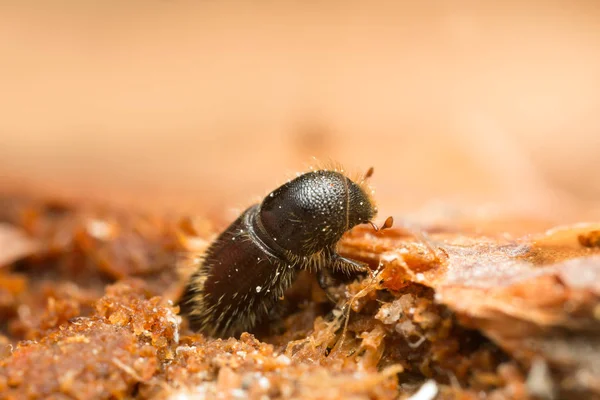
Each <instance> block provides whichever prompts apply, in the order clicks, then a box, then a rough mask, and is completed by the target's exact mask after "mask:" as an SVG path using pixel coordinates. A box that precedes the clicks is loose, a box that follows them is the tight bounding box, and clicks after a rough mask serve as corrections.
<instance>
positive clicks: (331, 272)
mask: <svg viewBox="0 0 600 400" xmlns="http://www.w3.org/2000/svg"><path fill="white" fill-rule="evenodd" d="M370 271H371V270H370V269H369V267H368V266H367V265H366V264H363V263H360V262H357V261H354V260H350V259H348V258H345V257H342V256H339V255H335V256H334V257H333V262H332V263H331V265H329V266H326V267H323V268H320V269H319V271H318V272H317V281H318V282H319V286H320V287H321V289H323V290H324V291H325V293H326V294H327V297H328V298H329V300H331V301H332V302H334V303H335V302H337V300H338V299H339V296H340V293H339V291H336V290H335V289H336V288H337V287H339V286H340V285H341V284H343V283H348V282H349V281H351V280H354V279H356V277H357V276H358V275H365V274H368V273H369V272H370Z"/></svg>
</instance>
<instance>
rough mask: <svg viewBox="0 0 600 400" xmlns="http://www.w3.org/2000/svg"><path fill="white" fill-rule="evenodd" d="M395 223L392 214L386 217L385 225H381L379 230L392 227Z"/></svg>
mask: <svg viewBox="0 0 600 400" xmlns="http://www.w3.org/2000/svg"><path fill="white" fill-rule="evenodd" d="M393 225H394V217H392V216H391V215H390V216H389V217H387V218H386V219H385V222H384V223H383V225H381V227H380V228H379V230H381V231H382V230H384V229H390V228H391V227H392V226H393Z"/></svg>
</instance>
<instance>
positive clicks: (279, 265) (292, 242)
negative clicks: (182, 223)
mask: <svg viewBox="0 0 600 400" xmlns="http://www.w3.org/2000/svg"><path fill="white" fill-rule="evenodd" d="M361 183H362V182H359V184H357V183H355V182H353V181H352V180H350V179H349V178H347V177H346V176H345V175H344V174H342V173H340V172H337V171H327V170H321V171H314V172H309V173H306V174H304V175H301V176H299V177H298V178H296V179H294V180H292V181H290V182H288V183H286V184H285V185H283V186H281V187H279V188H277V189H276V190H275V191H273V192H272V193H271V194H269V195H268V196H267V197H266V198H265V199H264V200H263V202H262V203H261V204H260V205H254V206H252V207H250V208H248V209H247V210H246V211H245V212H244V213H243V214H242V215H241V216H240V217H239V218H238V219H237V220H236V221H235V222H233V224H231V225H230V226H229V227H228V228H227V229H226V230H225V231H224V232H223V233H222V234H221V235H220V236H219V237H218V238H217V239H216V240H215V242H214V243H213V244H212V245H211V246H210V247H209V249H208V250H207V252H206V254H205V256H204V258H203V260H202V262H201V265H200V266H199V268H198V270H197V271H196V273H195V274H194V275H193V276H192V278H191V280H190V282H189V284H188V286H187V288H186V291H185V293H184V295H183V297H182V299H181V301H180V306H181V308H182V311H183V313H184V314H187V315H188V317H189V319H190V323H191V326H192V328H194V329H196V330H199V331H201V332H203V333H205V334H208V335H210V336H218V337H226V336H231V335H237V334H239V333H241V332H243V331H244V330H247V329H251V328H252V327H253V326H254V325H255V324H256V323H257V322H258V321H259V320H260V319H261V318H263V317H265V316H266V315H267V314H268V313H269V311H270V310H271V309H272V307H273V306H274V305H275V303H276V302H277V301H278V299H279V298H281V297H282V296H283V293H284V291H285V290H286V289H287V288H288V287H289V286H290V285H291V283H292V282H293V281H294V278H295V277H296V274H297V273H298V271H300V270H301V269H311V268H312V269H316V270H317V271H318V272H320V273H326V272H327V270H330V271H333V272H338V271H343V272H345V273H347V274H353V273H360V272H365V271H366V267H365V266H364V265H362V264H360V263H357V262H355V261H352V260H348V259H345V258H343V257H341V256H339V255H338V254H337V253H336V251H335V246H336V244H337V242H338V241H339V240H340V238H341V237H342V235H343V234H344V232H346V231H347V230H349V229H351V228H352V227H353V226H355V225H357V224H360V223H366V222H370V221H371V219H372V218H373V217H374V216H375V214H376V208H375V207H374V206H373V203H372V201H371V199H370V197H369V195H368V192H367V190H365V188H363V187H361ZM325 276H326V275H323V274H322V275H321V277H323V279H321V277H320V279H319V282H320V283H321V284H322V285H323V282H325V281H326V279H324V278H325Z"/></svg>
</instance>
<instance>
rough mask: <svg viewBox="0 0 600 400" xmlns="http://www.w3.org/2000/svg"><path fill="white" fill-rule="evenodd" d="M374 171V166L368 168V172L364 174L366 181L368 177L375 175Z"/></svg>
mask: <svg viewBox="0 0 600 400" xmlns="http://www.w3.org/2000/svg"><path fill="white" fill-rule="evenodd" d="M373 172H374V169H373V167H371V168H369V169H368V170H367V173H366V174H365V176H364V178H363V180H365V181H366V180H367V179H369V178H370V177H371V176H373Z"/></svg>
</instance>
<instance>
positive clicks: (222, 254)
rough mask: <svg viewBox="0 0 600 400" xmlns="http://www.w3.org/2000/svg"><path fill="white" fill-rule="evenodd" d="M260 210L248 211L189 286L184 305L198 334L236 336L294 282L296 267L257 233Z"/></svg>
mask: <svg viewBox="0 0 600 400" xmlns="http://www.w3.org/2000/svg"><path fill="white" fill-rule="evenodd" d="M257 210H258V206H253V207H250V208H249V209H247V210H246V211H245V212H244V213H243V214H242V215H241V216H240V217H239V218H238V219H237V220H236V221H235V222H234V223H233V224H231V225H230V226H229V228H227V230H225V231H224V232H223V233H222V234H221V235H220V236H219V237H218V239H217V240H216V241H215V242H214V243H213V244H212V245H211V246H210V248H209V249H208V251H207V253H206V255H205V257H204V259H203V262H202V265H201V266H200V268H199V269H198V271H196V273H195V274H194V276H193V277H192V279H191V281H190V284H189V285H188V286H187V288H186V291H185V294H184V296H183V297H182V300H181V302H180V306H181V308H182V312H183V313H185V314H187V315H188V316H189V318H190V325H191V327H192V328H193V329H194V330H198V331H200V332H203V333H206V334H208V335H210V336H231V335H237V334H239V333H241V332H242V331H244V330H246V329H249V328H251V327H252V326H254V325H255V324H256V322H258V320H260V319H261V318H262V317H264V316H265V315H267V314H268V313H269V310H270V309H271V307H272V306H273V305H274V303H275V302H276V301H277V299H278V298H280V297H281V296H282V295H283V291H284V290H285V289H287V287H289V285H290V284H291V282H292V280H293V278H294V277H295V274H296V270H295V269H294V268H293V266H292V265H291V263H289V262H286V260H285V258H284V255H283V254H276V252H275V251H274V250H273V249H271V248H270V247H268V245H266V244H265V243H264V241H265V239H264V238H263V239H261V238H260V237H259V236H258V234H257V232H256V231H255V228H254V227H253V222H254V221H255V218H256V213H257ZM266 240H268V238H267V239H266Z"/></svg>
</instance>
